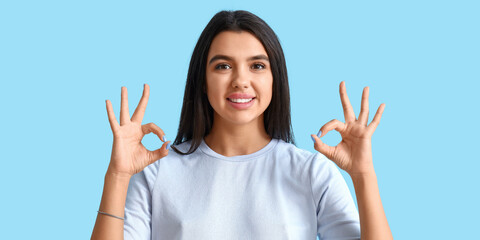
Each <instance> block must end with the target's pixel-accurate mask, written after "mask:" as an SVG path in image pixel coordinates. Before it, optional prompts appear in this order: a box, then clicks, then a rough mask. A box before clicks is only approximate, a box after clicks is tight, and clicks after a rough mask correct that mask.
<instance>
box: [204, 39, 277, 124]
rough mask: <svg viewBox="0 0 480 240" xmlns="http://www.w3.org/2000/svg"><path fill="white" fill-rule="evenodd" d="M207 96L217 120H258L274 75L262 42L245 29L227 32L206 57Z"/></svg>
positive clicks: (270, 91) (236, 121) (240, 121)
mask: <svg viewBox="0 0 480 240" xmlns="http://www.w3.org/2000/svg"><path fill="white" fill-rule="evenodd" d="M206 84H207V89H206V90H207V95H208V100H209V102H210V105H212V107H213V109H214V110H215V118H214V119H215V121H228V122H230V123H233V124H246V123H250V122H252V121H255V120H262V124H263V118H262V119H259V117H260V116H263V112H264V111H265V109H267V107H268V105H269V104H270V101H271V100H272V85H273V76H272V71H271V68H270V62H269V60H268V55H267V52H266V51H265V48H264V47H263V45H262V43H261V42H260V41H259V40H258V39H257V38H256V37H255V36H254V35H253V34H251V33H249V32H246V31H241V32H234V31H224V32H221V33H219V34H218V35H217V36H216V37H215V38H214V39H213V41H212V44H211V46H210V50H209V52H208V58H207V71H206Z"/></svg>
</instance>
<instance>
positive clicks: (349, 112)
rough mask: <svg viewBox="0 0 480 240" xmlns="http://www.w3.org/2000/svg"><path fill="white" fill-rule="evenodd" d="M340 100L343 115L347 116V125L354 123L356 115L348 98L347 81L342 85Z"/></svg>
mask: <svg viewBox="0 0 480 240" xmlns="http://www.w3.org/2000/svg"><path fill="white" fill-rule="evenodd" d="M340 99H341V100H342V106H343V114H344V115H345V123H348V122H354V121H355V120H356V119H355V113H354V112H353V108H352V105H351V104H350V100H349V99H348V96H347V89H346V87H345V81H342V82H341V83H340Z"/></svg>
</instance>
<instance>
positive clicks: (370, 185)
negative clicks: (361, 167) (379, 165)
mask: <svg viewBox="0 0 480 240" xmlns="http://www.w3.org/2000/svg"><path fill="white" fill-rule="evenodd" d="M351 177H352V182H353V185H354V187H355V195H356V196H357V204H358V212H359V214H360V231H361V239H362V240H372V239H379V240H385V239H393V236H392V232H391V230H390V227H389V226H388V222H387V217H386V216H385V212H384V210H383V206H382V201H381V199H380V191H379V189H378V182H377V176H376V174H375V172H374V171H373V170H372V172H371V173H369V174H361V175H354V176H351Z"/></svg>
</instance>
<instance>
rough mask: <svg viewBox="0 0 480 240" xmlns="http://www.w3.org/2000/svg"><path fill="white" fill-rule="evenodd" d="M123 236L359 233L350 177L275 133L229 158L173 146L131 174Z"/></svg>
mask: <svg viewBox="0 0 480 240" xmlns="http://www.w3.org/2000/svg"><path fill="white" fill-rule="evenodd" d="M189 146H190V141H188V142H185V143H182V144H180V145H178V146H177V147H178V149H179V150H181V151H182V152H186V151H187V149H188V148H189ZM124 236H125V239H135V240H143V239H145V240H146V239H161V240H163V239H164V240H177V239H178V240H180V239H181V240H217V239H218V240H235V239H241V240H246V239H255V240H257V239H258V240H263V239H265V240H272V239H275V240H281V239H290V240H294V239H295V240H297V239H298V240H307V239H311V240H315V239H316V237H317V236H318V237H320V239H322V240H328V239H360V223H359V216H358V211H357V209H356V207H355V203H354V202H353V198H352V196H351V195H350V192H349V190H348V186H347V184H346V182H345V180H344V179H343V177H342V175H341V174H340V171H339V170H338V168H337V167H336V166H335V164H334V163H333V162H332V161H330V160H329V159H327V158H326V157H325V156H324V155H322V154H320V153H315V154H313V153H311V152H308V151H306V150H302V149H299V148H297V147H295V146H294V145H293V144H290V143H286V142H284V141H283V140H279V139H272V141H271V142H270V143H269V144H267V145H266V146H265V147H264V148H262V149H261V150H259V151H257V152H255V153H252V154H249V155H241V156H233V157H226V156H223V155H220V154H218V153H216V152H214V151H213V150H212V149H210V148H209V147H208V145H207V144H205V142H204V141H202V143H201V145H200V146H199V148H198V149H197V150H196V151H195V152H194V153H192V154H190V155H185V156H184V155H180V154H177V153H176V152H175V151H173V150H170V152H169V154H168V156H166V157H164V158H162V159H160V160H158V161H156V162H155V163H153V164H150V165H149V166H147V167H146V168H145V169H144V170H143V171H142V172H140V173H138V174H135V175H134V176H133V177H132V178H131V180H130V184H129V186H128V193H127V200H126V205H125V225H124Z"/></svg>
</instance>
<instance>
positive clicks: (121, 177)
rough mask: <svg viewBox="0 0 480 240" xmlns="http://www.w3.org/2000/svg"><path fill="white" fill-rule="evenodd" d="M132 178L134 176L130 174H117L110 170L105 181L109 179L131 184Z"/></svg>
mask: <svg viewBox="0 0 480 240" xmlns="http://www.w3.org/2000/svg"><path fill="white" fill-rule="evenodd" d="M130 178H132V175H130V174H128V173H121V172H116V171H112V170H111V169H108V170H107V173H105V180H107V179H108V180H113V181H120V182H130Z"/></svg>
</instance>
